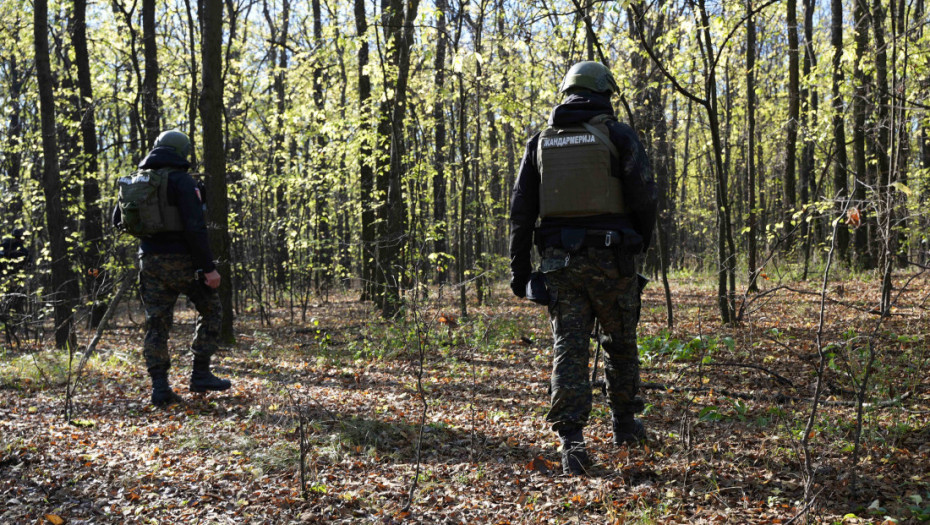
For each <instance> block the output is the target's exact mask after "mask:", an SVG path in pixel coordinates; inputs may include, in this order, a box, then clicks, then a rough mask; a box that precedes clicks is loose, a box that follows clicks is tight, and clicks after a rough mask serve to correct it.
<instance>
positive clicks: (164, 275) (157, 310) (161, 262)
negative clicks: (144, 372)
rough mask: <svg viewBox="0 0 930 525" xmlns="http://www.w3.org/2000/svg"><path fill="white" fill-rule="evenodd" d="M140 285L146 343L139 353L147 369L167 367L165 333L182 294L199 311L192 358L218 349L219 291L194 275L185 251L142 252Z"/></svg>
mask: <svg viewBox="0 0 930 525" xmlns="http://www.w3.org/2000/svg"><path fill="white" fill-rule="evenodd" d="M139 261H140V262H139V288H140V290H141V292H142V304H143V305H145V330H146V331H145V343H144V345H143V348H142V355H143V357H145V366H146V367H147V368H148V370H149V372H150V373H151V372H153V371H161V370H168V368H169V367H170V366H171V356H170V355H169V354H168V334H169V332H170V331H171V325H172V323H173V321H174V305H175V303H176V302H177V300H178V295H180V294H184V295H186V296H187V298H188V299H190V300H191V302H192V303H194V307H196V308H197V312H198V313H199V314H200V316H199V318H198V319H197V328H196V332H195V334H194V340H193V342H192V343H191V351H192V352H193V354H194V358H195V359H196V358H209V357H210V356H212V355H213V354H214V353H215V352H216V351H217V349H218V348H219V338H220V324H221V321H222V311H223V310H222V308H223V307H222V305H221V304H220V298H219V294H217V293H216V292H215V291H214V290H212V289H211V288H208V287H207V285H205V284H204V283H202V282H201V281H199V280H197V279H196V278H195V270H194V263H193V261H192V259H191V256H190V255H187V254H154V253H145V254H142V255H141V256H140V259H139Z"/></svg>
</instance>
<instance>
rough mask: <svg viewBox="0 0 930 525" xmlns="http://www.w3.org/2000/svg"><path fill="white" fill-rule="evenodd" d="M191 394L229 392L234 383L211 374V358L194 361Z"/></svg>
mask: <svg viewBox="0 0 930 525" xmlns="http://www.w3.org/2000/svg"><path fill="white" fill-rule="evenodd" d="M190 386H191V392H207V391H209V390H215V391H218V390H229V387H230V386H232V383H230V382H229V380H228V379H220V378H218V377H216V376H215V375H213V373H212V372H210V358H209V357H208V358H206V359H202V358H199V357H198V358H195V359H194V371H193V372H191V385H190Z"/></svg>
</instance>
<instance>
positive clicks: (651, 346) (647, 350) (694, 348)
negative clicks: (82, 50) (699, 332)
mask: <svg viewBox="0 0 930 525" xmlns="http://www.w3.org/2000/svg"><path fill="white" fill-rule="evenodd" d="M638 344H639V354H640V356H641V357H642V358H643V359H644V360H646V361H647V362H654V361H655V360H657V359H658V358H660V357H667V358H668V359H669V360H671V361H694V360H696V359H698V358H700V359H701V360H702V361H703V362H704V363H709V362H711V361H712V359H713V358H712V356H713V354H715V353H716V352H718V351H721V350H729V351H731V352H732V351H733V350H734V348H735V346H736V342H735V341H734V340H733V338H732V337H729V336H724V337H720V338H718V337H713V336H697V337H694V338H692V339H690V340H688V341H681V340H679V339H676V338H673V337H671V336H670V335H669V334H668V333H660V334H659V335H656V336H645V337H642V338H640V340H639V343H638Z"/></svg>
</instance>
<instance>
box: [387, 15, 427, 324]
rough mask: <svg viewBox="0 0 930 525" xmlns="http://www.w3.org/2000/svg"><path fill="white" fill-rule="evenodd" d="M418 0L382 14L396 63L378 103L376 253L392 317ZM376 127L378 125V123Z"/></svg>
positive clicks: (401, 236)
mask: <svg viewBox="0 0 930 525" xmlns="http://www.w3.org/2000/svg"><path fill="white" fill-rule="evenodd" d="M419 4H420V2H419V0H407V2H404V1H403V0H391V2H390V5H389V8H388V12H387V13H385V15H386V17H385V18H386V20H387V28H386V29H387V31H388V37H387V40H388V43H387V46H388V54H389V57H390V58H389V60H390V64H391V65H393V66H396V68H397V69H396V71H397V76H396V78H395V79H394V82H393V91H394V96H393V97H392V99H391V100H390V104H386V105H384V106H382V115H381V119H382V120H381V122H385V121H386V122H387V126H386V131H387V132H388V133H387V135H383V136H382V137H380V139H379V147H381V148H384V149H386V150H388V151H382V152H381V156H382V158H388V159H389V165H388V170H387V176H386V179H385V181H384V184H385V189H386V192H385V206H384V213H383V217H384V227H383V229H382V231H383V235H382V236H381V238H380V239H379V242H380V243H381V246H380V249H379V252H378V270H379V272H381V278H380V279H379V282H378V285H379V286H380V288H381V289H380V290H379V295H380V298H379V299H380V300H379V306H380V307H381V314H382V315H383V316H384V317H393V316H394V314H396V313H397V312H398V310H399V309H400V286H401V279H402V268H401V267H400V264H399V263H400V262H401V261H402V259H403V257H402V256H403V248H404V245H405V243H406V236H405V231H406V219H407V205H406V202H405V201H404V199H403V192H402V188H403V176H404V173H403V170H404V162H405V159H404V157H405V156H406V153H407V148H406V142H405V136H404V131H405V122H406V115H407V81H408V78H409V75H410V46H411V45H412V44H413V31H414V26H413V21H414V19H415V18H416V14H417V9H418V8H419ZM379 127H380V126H379Z"/></svg>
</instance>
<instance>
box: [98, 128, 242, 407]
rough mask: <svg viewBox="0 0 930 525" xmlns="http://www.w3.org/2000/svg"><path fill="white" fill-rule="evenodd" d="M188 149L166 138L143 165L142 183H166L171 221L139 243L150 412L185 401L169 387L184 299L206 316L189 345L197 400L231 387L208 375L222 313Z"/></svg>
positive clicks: (171, 134)
mask: <svg viewBox="0 0 930 525" xmlns="http://www.w3.org/2000/svg"><path fill="white" fill-rule="evenodd" d="M190 148H191V141H190V139H189V138H188V137H187V135H185V134H184V133H182V132H180V131H176V130H169V131H165V132H163V133H162V134H161V135H159V136H158V138H157V139H156V140H155V144H154V146H153V147H152V151H150V152H149V154H148V156H146V157H145V159H144V160H143V161H142V162H141V163H140V164H139V169H140V170H142V171H140V172H139V173H140V174H141V175H142V176H143V177H144V176H146V175H149V176H155V175H167V191H166V192H165V193H166V196H165V202H162V201H161V196H159V202H158V206H159V208H160V209H161V210H162V212H161V215H163V216H164V218H165V219H164V221H163V222H164V225H163V226H162V227H161V228H160V230H161V231H156V232H154V233H151V234H145V235H141V236H140V238H141V243H140V245H139V261H140V263H139V286H140V290H141V293H142V303H143V304H144V305H145V327H146V333H145V343H144V346H143V350H142V354H143V356H144V357H145V365H146V367H147V368H148V372H149V375H150V376H151V378H152V404H153V405H156V406H162V405H167V404H170V403H176V402H179V401H181V398H180V397H179V396H178V395H177V394H175V393H174V391H173V390H172V389H171V386H170V385H169V383H168V369H169V368H170V367H171V357H170V355H169V354H168V335H169V331H170V329H171V324H172V320H173V316H174V304H175V302H176V301H177V299H178V295H179V294H182V293H183V294H184V295H186V296H187V297H188V298H189V299H190V300H191V302H193V303H194V306H195V307H196V308H197V312H198V313H199V314H200V318H199V320H198V322H197V329H196V333H195V335H194V340H193V342H192V343H191V352H192V353H193V354H194V364H193V372H192V373H191V379H190V390H191V392H206V391H208V390H227V389H228V388H229V387H230V382H229V381H228V380H226V379H220V378H218V377H216V376H214V375H213V374H212V373H211V372H210V358H211V357H212V356H213V354H214V353H215V352H216V351H217V350H218V349H219V334H220V322H221V318H222V306H221V304H220V299H219V296H218V294H217V293H216V291H215V290H216V288H217V287H218V286H219V285H220V274H219V272H217V271H216V265H215V264H214V263H213V254H212V253H211V252H210V242H209V239H208V237H207V225H206V221H205V220H204V205H203V203H204V202H205V195H204V193H203V188H202V187H201V186H199V185H198V184H197V183H195V182H194V179H193V178H192V177H191V176H190V174H189V173H188V171H187V170H188V168H190V162H188V160H187V158H188V155H189V153H190ZM146 170H150V171H146ZM121 198H122V197H121ZM127 213H128V212H127ZM113 223H114V224H115V225H117V226H120V225H123V216H122V212H121V209H120V206H119V205H118V206H117V207H116V209H115V210H114V212H113ZM123 226H125V225H123Z"/></svg>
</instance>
